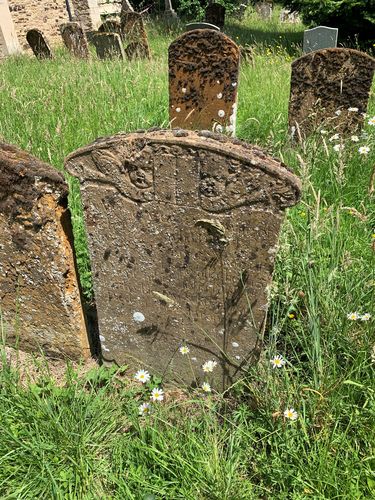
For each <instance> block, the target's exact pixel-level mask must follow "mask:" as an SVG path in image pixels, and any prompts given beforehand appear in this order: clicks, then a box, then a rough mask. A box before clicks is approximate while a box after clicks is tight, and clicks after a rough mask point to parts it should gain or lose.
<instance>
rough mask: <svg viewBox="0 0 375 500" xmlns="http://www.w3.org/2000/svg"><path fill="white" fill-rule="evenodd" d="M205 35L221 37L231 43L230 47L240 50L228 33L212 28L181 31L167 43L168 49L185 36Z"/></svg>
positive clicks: (177, 43)
mask: <svg viewBox="0 0 375 500" xmlns="http://www.w3.org/2000/svg"><path fill="white" fill-rule="evenodd" d="M207 35H211V36H212V38H215V37H216V38H217V39H219V38H221V39H222V40H224V41H225V43H227V44H230V45H232V47H234V48H236V49H237V50H240V49H239V47H238V45H237V44H236V42H234V41H233V40H232V39H231V38H230V37H229V36H228V35H226V34H225V33H223V32H222V31H218V30H214V29H196V30H190V31H185V33H182V35H180V36H179V37H177V38H175V39H174V40H173V42H172V43H171V44H170V45H169V49H168V50H169V51H170V50H171V49H172V50H173V47H174V46H175V45H179V44H180V42H181V40H184V39H185V38H195V37H197V36H201V37H207Z"/></svg>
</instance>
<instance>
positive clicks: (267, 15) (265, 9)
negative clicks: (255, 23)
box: [255, 2, 273, 20]
mask: <svg viewBox="0 0 375 500" xmlns="http://www.w3.org/2000/svg"><path fill="white" fill-rule="evenodd" d="M255 10H256V12H257V13H258V15H259V17H261V18H262V19H265V20H270V19H271V18H272V11H273V5H272V3H271V2H259V3H257V4H256V5H255Z"/></svg>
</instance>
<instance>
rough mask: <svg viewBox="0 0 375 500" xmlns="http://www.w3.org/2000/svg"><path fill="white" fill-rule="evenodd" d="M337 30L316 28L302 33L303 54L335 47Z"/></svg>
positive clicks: (325, 27) (326, 27)
mask: <svg viewBox="0 0 375 500" xmlns="http://www.w3.org/2000/svg"><path fill="white" fill-rule="evenodd" d="M338 32H339V30H338V29H337V28H329V27H328V26H318V27H316V28H312V29H311V30H305V31H304V33H303V52H304V53H305V54H307V53H309V52H313V51H314V50H320V49H329V48H334V47H337V35H338Z"/></svg>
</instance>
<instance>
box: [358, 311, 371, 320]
mask: <svg viewBox="0 0 375 500" xmlns="http://www.w3.org/2000/svg"><path fill="white" fill-rule="evenodd" d="M370 319H371V314H370V313H365V314H362V316H361V317H360V320H361V321H369V320H370Z"/></svg>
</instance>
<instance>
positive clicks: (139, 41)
mask: <svg viewBox="0 0 375 500" xmlns="http://www.w3.org/2000/svg"><path fill="white" fill-rule="evenodd" d="M121 29H122V32H123V36H124V40H125V44H126V47H125V53H126V55H127V57H128V58H129V59H136V58H140V59H149V58H150V55H151V54H150V47H149V45H148V39H147V33H146V30H145V27H144V24H143V19H142V15H141V14H139V13H138V12H128V11H124V10H122V11H121Z"/></svg>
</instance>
